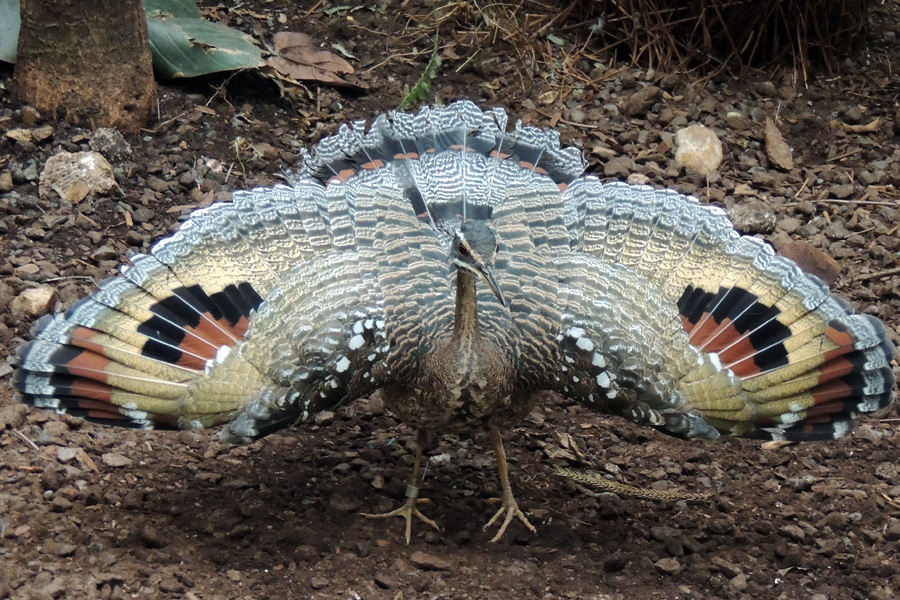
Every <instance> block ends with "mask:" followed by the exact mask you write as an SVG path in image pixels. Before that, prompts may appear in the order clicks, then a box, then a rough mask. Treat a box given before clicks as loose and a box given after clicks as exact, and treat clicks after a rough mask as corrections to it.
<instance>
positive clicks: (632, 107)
mask: <svg viewBox="0 0 900 600" xmlns="http://www.w3.org/2000/svg"><path fill="white" fill-rule="evenodd" d="M661 96H662V90H661V89H659V88H658V87H656V86H655V85H648V86H647V87H644V88H641V89H639V90H638V91H636V92H635V93H633V94H632V95H631V96H629V97H628V98H626V99H625V101H624V102H622V105H621V109H622V112H623V113H625V114H626V115H627V116H629V117H642V116H644V115H645V114H647V111H649V110H650V107H652V106H653V105H654V104H656V102H657V100H659V99H660V97H661Z"/></svg>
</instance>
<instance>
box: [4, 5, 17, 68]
mask: <svg viewBox="0 0 900 600" xmlns="http://www.w3.org/2000/svg"><path fill="white" fill-rule="evenodd" d="M18 45H19V0H0V61H3V62H8V63H14V62H16V47H17V46H18Z"/></svg>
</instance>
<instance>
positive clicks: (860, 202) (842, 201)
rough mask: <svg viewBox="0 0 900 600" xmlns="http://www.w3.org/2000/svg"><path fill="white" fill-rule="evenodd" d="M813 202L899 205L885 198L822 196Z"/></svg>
mask: <svg viewBox="0 0 900 600" xmlns="http://www.w3.org/2000/svg"><path fill="white" fill-rule="evenodd" d="M813 202H828V203H831V204H868V205H870V206H897V203H896V202H887V201H884V200H881V201H879V200H838V199H837V198H820V199H818V200H813Z"/></svg>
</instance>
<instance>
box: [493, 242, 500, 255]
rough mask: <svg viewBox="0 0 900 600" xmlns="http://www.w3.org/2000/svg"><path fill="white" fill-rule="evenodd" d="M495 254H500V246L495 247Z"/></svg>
mask: <svg viewBox="0 0 900 600" xmlns="http://www.w3.org/2000/svg"><path fill="white" fill-rule="evenodd" d="M497 252H500V244H497V247H496V248H494V254H496V253H497Z"/></svg>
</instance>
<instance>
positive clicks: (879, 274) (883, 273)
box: [856, 267, 900, 420]
mask: <svg viewBox="0 0 900 600" xmlns="http://www.w3.org/2000/svg"><path fill="white" fill-rule="evenodd" d="M889 275H900V267H894V268H893V269H885V270H883V271H875V272H874V273H866V274H865V275H858V276H857V277H856V281H868V280H869V279H879V278H881V277H888V276H889ZM898 420H900V419H898Z"/></svg>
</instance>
